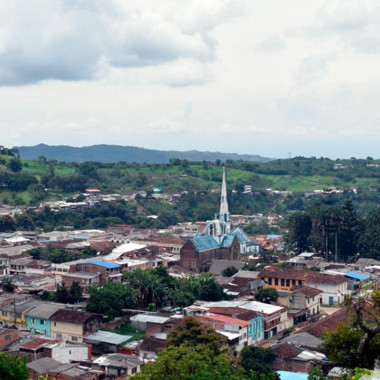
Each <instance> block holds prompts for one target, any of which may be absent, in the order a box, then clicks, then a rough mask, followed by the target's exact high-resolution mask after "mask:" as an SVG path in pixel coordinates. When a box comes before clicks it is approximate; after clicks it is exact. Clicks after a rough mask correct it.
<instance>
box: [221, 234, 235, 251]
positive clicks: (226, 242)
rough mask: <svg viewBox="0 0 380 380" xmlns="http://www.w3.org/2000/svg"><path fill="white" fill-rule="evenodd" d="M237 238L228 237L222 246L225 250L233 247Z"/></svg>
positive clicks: (224, 239)
mask: <svg viewBox="0 0 380 380" xmlns="http://www.w3.org/2000/svg"><path fill="white" fill-rule="evenodd" d="M234 238H235V236H234V235H227V236H225V237H224V238H223V240H222V244H221V245H220V246H221V247H223V248H228V247H231V245H232V242H233V241H234Z"/></svg>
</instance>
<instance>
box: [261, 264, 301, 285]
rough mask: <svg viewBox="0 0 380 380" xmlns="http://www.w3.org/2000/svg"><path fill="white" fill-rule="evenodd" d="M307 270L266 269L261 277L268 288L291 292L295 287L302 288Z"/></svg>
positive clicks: (268, 267) (272, 267)
mask: <svg viewBox="0 0 380 380" xmlns="http://www.w3.org/2000/svg"><path fill="white" fill-rule="evenodd" d="M307 272H308V271H306V270H301V269H295V268H294V269H293V268H279V267H274V266H267V267H265V268H264V269H263V270H262V271H261V272H260V273H259V277H260V278H262V279H263V281H264V282H265V283H266V285H267V286H268V287H271V288H275V289H276V290H290V289H291V288H292V287H293V286H302V285H304V284H305V281H306V278H307Z"/></svg>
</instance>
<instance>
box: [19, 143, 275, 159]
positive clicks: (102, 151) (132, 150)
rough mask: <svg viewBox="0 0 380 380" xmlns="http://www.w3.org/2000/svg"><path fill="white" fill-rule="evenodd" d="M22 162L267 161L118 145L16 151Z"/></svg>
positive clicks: (235, 155) (36, 147) (20, 149)
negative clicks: (22, 159) (40, 160)
mask: <svg viewBox="0 0 380 380" xmlns="http://www.w3.org/2000/svg"><path fill="white" fill-rule="evenodd" d="M17 149H18V150H19V152H20V155H21V157H22V158H25V159H28V160H35V159H37V158H38V157H39V156H44V157H45V158H46V159H48V160H57V161H66V162H85V161H96V162H118V161H125V162H137V163H143V162H147V163H167V162H169V160H170V159H172V158H179V159H182V160H189V161H203V160H205V161H215V160H221V161H226V160H243V161H257V162H268V161H271V160H272V159H271V158H267V157H262V156H259V155H250V154H237V153H221V152H199V151H197V150H192V151H186V152H180V151H162V150H154V149H145V148H138V147H134V146H121V145H92V146H85V147H80V148H76V147H72V146H67V145H58V146H50V145H45V144H39V145H35V146H20V147H17Z"/></svg>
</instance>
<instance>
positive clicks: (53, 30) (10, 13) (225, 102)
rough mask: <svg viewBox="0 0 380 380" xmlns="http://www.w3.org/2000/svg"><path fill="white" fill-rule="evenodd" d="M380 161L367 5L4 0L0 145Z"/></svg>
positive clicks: (374, 13) (373, 14)
mask: <svg viewBox="0 0 380 380" xmlns="http://www.w3.org/2000/svg"><path fill="white" fill-rule="evenodd" d="M39 143H45V144H49V145H71V146H89V145H94V144H117V145H132V146H139V147H144V148H150V149H160V150H181V151H184V150H193V149H195V150H202V151H206V150H207V151H220V152H236V153H245V154H260V155H262V156H266V157H276V158H288V157H295V156H307V157H310V156H315V157H321V156H324V157H330V158H351V157H357V158H366V157H367V156H371V157H373V158H380V154H379V149H378V147H379V146H380V2H379V1H378V0H342V1H341V0H327V1H322V0H307V1H305V0H288V1H284V0H265V1H264V0H231V1H230V0H186V1H184V0H160V1H156V0H1V7H0V145H4V146H6V147H13V146H22V145H26V146H31V145H36V144H39Z"/></svg>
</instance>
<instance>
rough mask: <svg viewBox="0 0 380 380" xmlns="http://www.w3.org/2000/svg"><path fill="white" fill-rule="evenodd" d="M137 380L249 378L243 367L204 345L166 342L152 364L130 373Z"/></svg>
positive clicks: (227, 379)
mask: <svg viewBox="0 0 380 380" xmlns="http://www.w3.org/2000/svg"><path fill="white" fill-rule="evenodd" d="M133 378H134V379H136V380H149V379H155V380H243V379H248V377H246V376H245V375H244V371H243V370H242V368H241V367H240V366H239V365H238V364H237V363H236V362H235V361H230V360H229V359H228V356H227V354H217V355H215V353H214V352H213V351H212V350H210V349H208V348H207V347H203V346H194V347H190V346H187V345H180V346H179V347H173V346H169V347H168V348H167V349H165V350H162V351H160V352H159V353H158V358H157V360H156V362H155V363H154V364H147V365H145V366H144V367H143V368H142V370H141V372H140V373H138V374H137V375H135V376H134V377H133Z"/></svg>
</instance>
